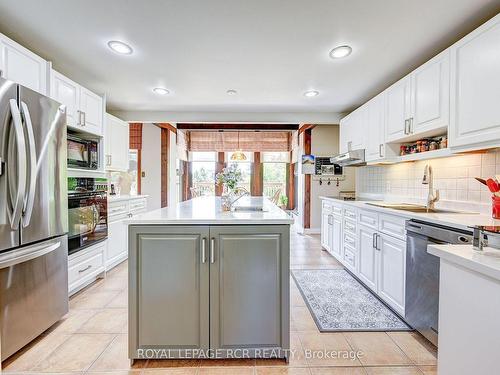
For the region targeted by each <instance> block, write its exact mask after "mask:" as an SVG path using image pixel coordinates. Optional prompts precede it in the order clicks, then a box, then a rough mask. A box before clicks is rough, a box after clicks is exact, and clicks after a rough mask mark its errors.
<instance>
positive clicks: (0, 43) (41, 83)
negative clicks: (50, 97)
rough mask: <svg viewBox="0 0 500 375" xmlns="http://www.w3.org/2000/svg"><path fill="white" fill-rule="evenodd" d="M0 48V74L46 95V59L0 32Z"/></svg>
mask: <svg viewBox="0 0 500 375" xmlns="http://www.w3.org/2000/svg"><path fill="white" fill-rule="evenodd" d="M0 48H1V50H2V52H1V53H0V56H1V58H2V62H1V63H0V66H1V69H2V71H1V72H0V76H1V77H3V78H6V79H8V80H11V81H14V82H16V83H19V84H20V85H23V86H25V87H27V88H29V89H32V90H34V91H37V92H39V93H40V94H43V95H47V74H48V67H49V65H48V63H47V61H45V60H44V59H42V58H41V57H40V56H38V55H35V54H34V53H33V52H31V51H30V50H28V49H26V48H24V47H23V46H21V45H20V44H17V43H16V42H14V41H13V40H10V39H9V38H7V37H5V36H3V35H1V34H0Z"/></svg>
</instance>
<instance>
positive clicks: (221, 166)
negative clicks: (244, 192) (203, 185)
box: [215, 152, 226, 197]
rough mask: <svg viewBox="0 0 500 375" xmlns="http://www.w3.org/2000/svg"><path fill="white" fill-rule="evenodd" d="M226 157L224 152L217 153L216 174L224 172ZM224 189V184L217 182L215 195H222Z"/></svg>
mask: <svg viewBox="0 0 500 375" xmlns="http://www.w3.org/2000/svg"><path fill="white" fill-rule="evenodd" d="M224 157H225V153H224V152H218V153H217V161H216V162H215V174H217V173H219V172H222V169H224V168H225V167H226V163H225V160H224ZM222 189H223V186H222V185H217V184H215V195H216V196H218V197H220V196H221V195H222Z"/></svg>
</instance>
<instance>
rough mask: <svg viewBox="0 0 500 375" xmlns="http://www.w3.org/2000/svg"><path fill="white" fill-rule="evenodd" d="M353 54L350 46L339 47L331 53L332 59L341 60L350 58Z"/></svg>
mask: <svg viewBox="0 0 500 375" xmlns="http://www.w3.org/2000/svg"><path fill="white" fill-rule="evenodd" d="M351 53H352V48H351V47H350V46H339V47H335V48H334V49H332V50H331V51H330V57H331V58H332V59H341V58H342V57H347V56H349V55H350V54H351Z"/></svg>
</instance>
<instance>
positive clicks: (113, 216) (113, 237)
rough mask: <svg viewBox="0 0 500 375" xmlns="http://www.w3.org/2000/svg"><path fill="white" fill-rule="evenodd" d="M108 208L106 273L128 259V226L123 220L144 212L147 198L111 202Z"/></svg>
mask: <svg viewBox="0 0 500 375" xmlns="http://www.w3.org/2000/svg"><path fill="white" fill-rule="evenodd" d="M108 206H109V207H108V248H107V251H106V271H109V270H110V269H112V268H113V267H115V266H116V265H118V264H120V263H121V262H123V261H124V260H125V259H127V258H128V226H127V225H126V224H125V223H124V220H125V219H128V218H131V217H133V216H134V215H138V214H140V213H142V212H145V211H146V209H147V198H145V197H139V198H131V199H129V200H126V199H125V200H124V199H121V200H118V201H114V202H113V201H111V202H109V205H108Z"/></svg>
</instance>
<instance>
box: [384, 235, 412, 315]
mask: <svg viewBox="0 0 500 375" xmlns="http://www.w3.org/2000/svg"><path fill="white" fill-rule="evenodd" d="M377 241H378V243H377V246H378V249H379V258H380V260H379V265H380V266H379V278H378V294H379V295H380V297H382V298H383V299H384V300H385V301H386V302H387V303H388V304H389V305H391V306H392V307H394V308H395V309H396V310H397V311H398V312H399V313H401V314H403V315H404V304H405V267H406V242H405V241H402V240H398V239H396V238H393V237H391V236H388V235H386V234H381V235H379V236H378V240H377Z"/></svg>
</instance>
